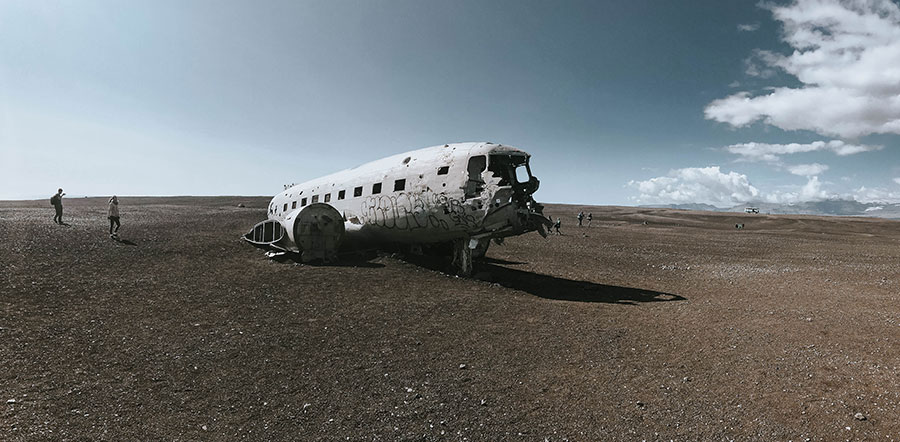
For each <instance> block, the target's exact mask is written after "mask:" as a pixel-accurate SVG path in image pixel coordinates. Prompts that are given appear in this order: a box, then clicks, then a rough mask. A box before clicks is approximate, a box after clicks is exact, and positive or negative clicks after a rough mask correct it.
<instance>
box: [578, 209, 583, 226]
mask: <svg viewBox="0 0 900 442" xmlns="http://www.w3.org/2000/svg"><path fill="white" fill-rule="evenodd" d="M582 221H584V212H578V227H581V226H582V225H581V222H582Z"/></svg>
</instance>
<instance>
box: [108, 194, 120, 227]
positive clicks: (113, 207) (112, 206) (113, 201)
mask: <svg viewBox="0 0 900 442" xmlns="http://www.w3.org/2000/svg"><path fill="white" fill-rule="evenodd" d="M107 218H109V237H110V238H118V237H119V227H121V226H122V224H120V223H119V199H118V198H116V196H115V195H113V196H112V198H110V199H109V211H108V212H107ZM113 224H115V225H116V230H113Z"/></svg>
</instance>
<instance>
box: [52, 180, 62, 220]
mask: <svg viewBox="0 0 900 442" xmlns="http://www.w3.org/2000/svg"><path fill="white" fill-rule="evenodd" d="M63 195H65V193H63V190H62V188H60V189H59V190H58V191H57V192H56V195H53V196H52V197H50V205H51V206H53V208H54V209H56V216H54V217H53V222H55V223H56V224H65V223H63V220H62V216H63V205H62V197H63Z"/></svg>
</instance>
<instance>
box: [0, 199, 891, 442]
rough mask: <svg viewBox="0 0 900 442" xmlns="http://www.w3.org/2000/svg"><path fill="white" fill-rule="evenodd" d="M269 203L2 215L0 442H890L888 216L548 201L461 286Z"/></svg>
mask: <svg viewBox="0 0 900 442" xmlns="http://www.w3.org/2000/svg"><path fill="white" fill-rule="evenodd" d="M239 203H242V204H244V205H246V207H245V208H240V207H237V206H238V204H239ZM267 203H268V198H239V197H221V198H127V197H125V198H122V199H121V212H122V230H121V232H120V234H121V239H122V241H120V242H116V241H113V240H111V239H109V238H108V236H107V228H108V225H107V221H106V219H105V213H106V200H105V199H100V198H87V199H68V200H67V201H66V220H67V221H68V222H69V223H71V225H69V226H57V225H55V224H53V223H52V221H51V219H52V217H53V210H52V208H51V207H49V203H48V202H46V201H37V202H2V203H0V244H2V247H0V268H2V270H3V271H2V273H0V312H2V313H0V361H2V363H3V369H2V371H0V440H29V441H30V440H116V441H118V440H235V439H244V440H314V439H324V440H332V439H333V440H337V439H346V438H350V439H351V440H383V441H391V440H408V439H416V440H420V439H426V440H433V439H450V440H536V441H543V440H545V439H546V440H551V441H558V440H565V439H568V440H641V439H647V440H669V439H676V440H724V439H744V440H746V439H776V440H788V439H793V440H803V439H805V438H812V439H814V440H818V439H827V440H834V439H873V440H878V439H880V440H889V439H898V438H900V407H898V404H900V372H898V366H900V302H898V298H900V222H896V221H885V220H876V219H865V218H820V217H814V216H786V215H781V216H764V215H745V214H724V213H703V212H684V211H674V210H665V209H635V208H621V207H579V206H550V208H549V211H548V213H549V214H550V215H552V216H553V217H554V219H555V218H556V217H557V216H561V217H563V226H562V231H563V233H564V235H562V236H552V237H550V238H548V239H543V238H541V237H540V236H538V235H537V234H536V233H532V234H528V235H525V236H521V237H517V238H510V239H508V240H507V242H506V244H505V245H503V246H492V247H491V249H490V251H489V252H488V259H487V260H486V261H485V262H483V263H479V264H477V265H476V273H477V275H476V277H475V278H473V279H465V278H457V277H454V276H449V275H447V274H445V273H442V272H441V271H439V270H435V268H436V267H437V268H440V264H435V263H434V262H432V261H428V262H427V263H425V264H424V265H418V264H414V263H412V262H407V261H403V260H401V259H399V258H397V257H395V255H390V256H388V255H384V256H381V257H376V258H373V259H371V260H369V261H359V260H358V261H356V262H349V263H345V264H343V265H339V266H308V265H298V264H296V263H294V262H292V261H289V260H288V261H284V262H277V261H272V260H268V259H266V258H265V257H263V256H262V253H261V251H259V250H258V249H254V248H252V247H250V246H248V245H246V244H244V243H242V242H241V241H240V240H239V239H238V237H239V236H240V235H241V234H243V233H245V232H246V231H248V230H249V229H250V227H251V226H252V225H253V224H254V223H255V222H257V221H259V220H262V219H263V218H265V208H266V204H267ZM581 209H584V210H586V211H592V212H593V214H594V223H593V225H592V226H591V227H589V228H588V227H584V228H578V227H576V226H575V219H574V215H575V213H577V212H578V211H579V210H581ZM737 223H743V224H744V225H745V228H744V229H743V230H737V229H735V228H734V225H735V224H737ZM413 261H415V260H413ZM857 413H860V414H859V415H857Z"/></svg>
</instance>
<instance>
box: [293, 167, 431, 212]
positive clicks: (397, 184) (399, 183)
mask: <svg viewBox="0 0 900 442" xmlns="http://www.w3.org/2000/svg"><path fill="white" fill-rule="evenodd" d="M445 168H447V166H444V167H442V168H441V169H439V170H438V175H446V172H445V173H443V174H442V173H441V170H443V169H445ZM403 190H406V179H405V178H401V179H399V180H394V192H401V191H403ZM379 193H381V183H375V184H373V185H372V195H377V194H379ZM362 194H363V186H358V187H354V188H353V196H354V197H358V196H362ZM346 196H347V191H346V190H340V191H338V193H337V199H338V200H342V199H345V198H346ZM311 202H312V203H317V202H319V195H313V197H312V201H311ZM324 202H326V203H327V202H331V194H330V193H326V194H325V197H324ZM304 206H306V198H301V199H300V207H304ZM296 208H297V202H296V201H292V202H291V209H292V210H293V209H296ZM287 210H288V203H284V209H283V211H285V212H287Z"/></svg>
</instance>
